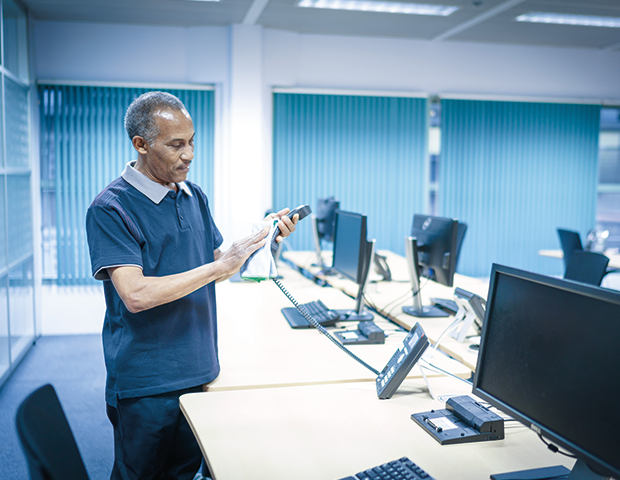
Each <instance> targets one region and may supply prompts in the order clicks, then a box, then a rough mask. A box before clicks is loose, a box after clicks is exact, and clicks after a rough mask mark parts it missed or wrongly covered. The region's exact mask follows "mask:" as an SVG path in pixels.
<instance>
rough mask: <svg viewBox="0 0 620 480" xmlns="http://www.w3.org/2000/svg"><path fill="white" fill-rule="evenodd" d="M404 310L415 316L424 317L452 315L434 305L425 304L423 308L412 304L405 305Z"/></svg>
mask: <svg viewBox="0 0 620 480" xmlns="http://www.w3.org/2000/svg"><path fill="white" fill-rule="evenodd" d="M403 312H405V313H406V314H407V315H411V316H413V317H422V318H434V317H449V316H450V314H449V313H447V312H445V311H444V310H442V309H441V308H439V307H435V306H433V305H427V306H424V307H422V309H419V308H415V307H412V306H404V307H403Z"/></svg>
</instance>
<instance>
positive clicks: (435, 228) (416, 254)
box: [403, 215, 459, 317]
mask: <svg viewBox="0 0 620 480" xmlns="http://www.w3.org/2000/svg"><path fill="white" fill-rule="evenodd" d="M458 225H459V222H458V221H457V220H455V219H452V218H442V217H431V216H427V215H414V216H413V224H412V226H411V235H410V236H409V237H407V238H406V239H405V254H406V257H407V267H408V269H409V281H410V282H411V289H412V291H413V305H405V306H403V312H405V313H406V314H408V315H413V316H414V317H447V316H449V314H448V313H447V312H445V311H444V310H442V309H441V308H439V307H436V306H434V305H424V304H423V302H422V292H421V283H420V278H421V277H426V278H429V279H432V280H434V281H436V282H437V283H441V284H442V285H445V286H447V287H451V286H452V284H453V282H454V273H455V270H456V252H457V244H458V242H457V237H458V235H457V233H458Z"/></svg>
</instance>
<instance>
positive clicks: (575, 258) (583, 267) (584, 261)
mask: <svg viewBox="0 0 620 480" xmlns="http://www.w3.org/2000/svg"><path fill="white" fill-rule="evenodd" d="M608 263H609V257H607V256H605V255H603V254H602V253H597V252H588V251H585V250H581V251H580V250H576V251H574V252H573V253H572V254H571V256H570V259H569V261H568V266H567V267H566V273H565V274H564V278H566V279H568V280H576V281H578V282H583V283H589V284H591V285H597V286H599V285H600V284H601V281H602V280H603V277H604V276H605V273H606V271H607V264H608Z"/></svg>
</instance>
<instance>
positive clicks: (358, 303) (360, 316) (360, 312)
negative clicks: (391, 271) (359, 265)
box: [335, 240, 375, 322]
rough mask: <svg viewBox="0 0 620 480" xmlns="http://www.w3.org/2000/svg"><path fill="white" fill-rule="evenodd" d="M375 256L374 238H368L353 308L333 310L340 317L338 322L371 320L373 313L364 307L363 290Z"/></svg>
mask: <svg viewBox="0 0 620 480" xmlns="http://www.w3.org/2000/svg"><path fill="white" fill-rule="evenodd" d="M374 256H375V240H370V241H369V242H368V243H367V245H366V258H365V263H364V272H363V275H362V282H361V283H360V285H359V287H358V289H357V297H356V298H355V309H353V310H335V311H336V312H337V313H338V314H339V315H340V318H339V319H338V321H339V322H366V321H368V320H372V319H373V318H374V315H373V314H372V313H370V312H369V311H368V310H366V309H365V308H364V291H365V290H366V284H367V283H368V277H369V276H370V275H369V272H370V266H371V265H372V262H373V261H374Z"/></svg>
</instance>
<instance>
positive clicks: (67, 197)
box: [39, 85, 214, 285]
mask: <svg viewBox="0 0 620 480" xmlns="http://www.w3.org/2000/svg"><path fill="white" fill-rule="evenodd" d="M146 91H148V89H143V88H117V87H88V86H70V85H40V86H39V98H40V105H41V107H40V109H41V188H42V199H43V206H42V211H43V229H44V232H43V241H44V243H45V242H46V239H47V238H48V237H49V236H50V232H53V231H54V230H55V235H54V234H53V233H52V234H51V235H52V237H55V242H54V243H55V244H56V245H55V249H54V250H55V253H56V257H57V259H56V262H57V282H58V284H60V285H82V284H89V283H94V280H92V279H91V271H90V258H89V253H88V245H87V241H86V231H85V218H86V210H87V209H88V206H89V205H90V203H91V202H92V200H93V199H94V197H95V196H96V195H97V194H98V193H99V192H100V191H101V190H103V188H105V186H106V185H107V184H108V183H110V182H111V181H112V180H114V179H115V178H117V177H118V176H119V175H120V174H121V172H122V170H123V168H124V167H125V164H126V163H127V162H129V161H131V160H134V159H135V158H136V153H135V151H134V149H133V147H132V145H131V141H130V140H129V138H128V137H127V133H126V132H125V129H124V127H123V120H124V115H125V111H126V110H127V107H128V106H129V104H130V103H131V102H132V101H133V100H134V99H135V98H136V97H138V96H139V95H141V94H142V93H144V92H146ZM165 91H167V92H170V93H172V94H174V95H176V96H177V97H178V98H179V99H180V100H181V101H182V102H183V103H184V104H185V105H186V107H187V109H188V111H189V112H190V114H191V115H192V118H193V120H194V127H195V129H196V137H195V145H196V147H195V158H194V161H193V163H192V169H191V171H190V174H189V176H188V180H191V181H193V182H195V183H197V184H199V185H200V186H201V188H202V189H203V190H204V192H205V193H206V194H207V196H209V197H211V198H212V196H213V174H212V173H213V152H214V148H213V141H214V134H213V128H214V105H213V102H214V92H213V91H212V90H165ZM44 251H45V250H44ZM43 261H44V264H45V263H46V262H48V263H49V259H45V258H44V259H43Z"/></svg>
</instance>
